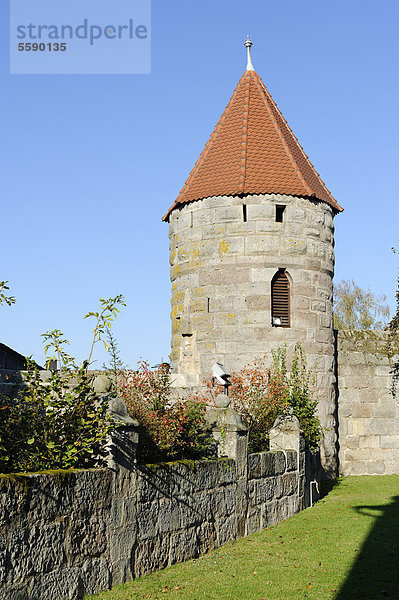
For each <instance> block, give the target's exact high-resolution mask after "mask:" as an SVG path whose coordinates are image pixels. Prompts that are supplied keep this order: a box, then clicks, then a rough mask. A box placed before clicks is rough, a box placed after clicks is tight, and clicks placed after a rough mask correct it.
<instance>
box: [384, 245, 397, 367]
mask: <svg viewBox="0 0 399 600" xmlns="http://www.w3.org/2000/svg"><path fill="white" fill-rule="evenodd" d="M392 250H393V252H395V254H398V250H396V249H395V248H392ZM395 296H396V311H395V314H394V315H393V317H392V319H391V320H390V321H389V323H388V326H387V329H388V356H389V358H390V359H391V358H392V356H393V355H394V354H397V353H398V338H399V276H398V287H397V290H396V294H395ZM397 370H398V369H397Z"/></svg>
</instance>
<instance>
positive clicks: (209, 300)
mask: <svg viewBox="0 0 399 600" xmlns="http://www.w3.org/2000/svg"><path fill="white" fill-rule="evenodd" d="M210 302H211V299H210V298H208V312H209V305H210Z"/></svg>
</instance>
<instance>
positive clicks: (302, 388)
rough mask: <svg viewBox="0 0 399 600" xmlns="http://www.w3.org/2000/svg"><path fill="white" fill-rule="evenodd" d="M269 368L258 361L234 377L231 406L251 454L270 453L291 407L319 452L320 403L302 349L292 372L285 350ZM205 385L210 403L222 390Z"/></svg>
mask: <svg viewBox="0 0 399 600" xmlns="http://www.w3.org/2000/svg"><path fill="white" fill-rule="evenodd" d="M268 364H269V363H268V361H267V359H266V357H264V358H258V359H255V360H254V361H252V362H251V363H250V364H249V365H246V366H245V367H243V368H242V369H240V370H239V371H232V373H231V386H230V389H229V395H230V400H231V406H232V407H233V408H234V409H235V410H236V411H237V412H238V413H239V415H240V416H241V419H242V421H243V423H244V425H245V426H246V427H247V429H248V450H249V452H259V451H261V450H267V449H268V447H269V431H270V429H271V428H272V426H273V423H274V421H275V420H276V418H277V417H278V416H279V415H281V414H284V413H285V412H286V411H287V408H288V407H290V406H291V407H292V409H293V411H294V414H295V415H296V416H297V417H298V419H299V422H300V425H301V428H302V430H303V432H304V436H305V440H306V443H307V446H308V448H310V449H312V450H316V449H317V447H318V445H319V442H320V440H321V437H322V428H321V425H320V421H319V418H318V416H317V415H316V407H317V400H315V399H314V398H313V388H314V377H313V375H312V372H311V371H310V370H309V369H308V368H307V364H306V358H305V354H304V352H303V349H302V347H301V345H300V344H297V345H296V346H295V349H294V356H293V359H292V362H291V367H290V372H289V371H288V367H287V350H286V347H285V346H280V347H279V348H277V349H276V350H273V351H272V365H271V366H268ZM205 385H206V388H207V389H206V392H204V393H202V400H203V402H208V403H210V402H212V401H213V400H214V398H215V396H216V395H217V393H219V392H220V391H221V390H220V388H219V387H215V386H214V384H213V382H212V380H211V379H207V380H205ZM199 397H201V394H199Z"/></svg>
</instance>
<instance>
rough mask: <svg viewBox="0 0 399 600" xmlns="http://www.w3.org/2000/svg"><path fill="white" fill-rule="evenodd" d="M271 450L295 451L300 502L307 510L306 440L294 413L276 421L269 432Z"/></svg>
mask: <svg viewBox="0 0 399 600" xmlns="http://www.w3.org/2000/svg"><path fill="white" fill-rule="evenodd" d="M269 440H270V450H272V451H273V450H280V451H283V452H284V454H286V450H295V451H296V453H297V469H298V475H299V478H298V500H299V507H300V509H302V508H305V485H306V482H305V438H304V435H303V431H302V429H301V426H300V424H299V421H298V419H297V417H296V416H295V415H294V414H293V412H291V413H289V414H286V415H281V416H279V417H277V419H276V420H275V422H274V424H273V427H272V429H271V430H270V432H269Z"/></svg>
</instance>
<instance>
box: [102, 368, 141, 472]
mask: <svg viewBox="0 0 399 600" xmlns="http://www.w3.org/2000/svg"><path fill="white" fill-rule="evenodd" d="M111 385H112V384H111V381H110V379H109V378H108V377H107V376H106V375H97V377H95V379H94V381H93V389H94V392H95V393H96V395H97V398H98V402H99V403H107V404H108V409H107V413H108V414H109V415H110V416H111V418H112V419H113V420H114V421H115V429H114V430H113V431H112V432H111V433H110V434H109V436H108V438H107V441H106V443H105V444H104V446H103V448H102V452H101V458H100V462H101V463H102V464H104V463H105V466H106V467H107V468H108V469H111V470H112V471H114V472H115V473H117V474H121V471H132V468H133V465H134V464H135V463H136V456H137V446H138V441H139V434H138V430H137V428H138V425H139V424H138V422H137V421H136V420H135V419H132V418H131V417H130V415H129V413H128V410H127V407H126V404H125V403H124V401H123V400H122V399H121V398H116V397H113V396H112V394H111V392H110V389H111Z"/></svg>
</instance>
